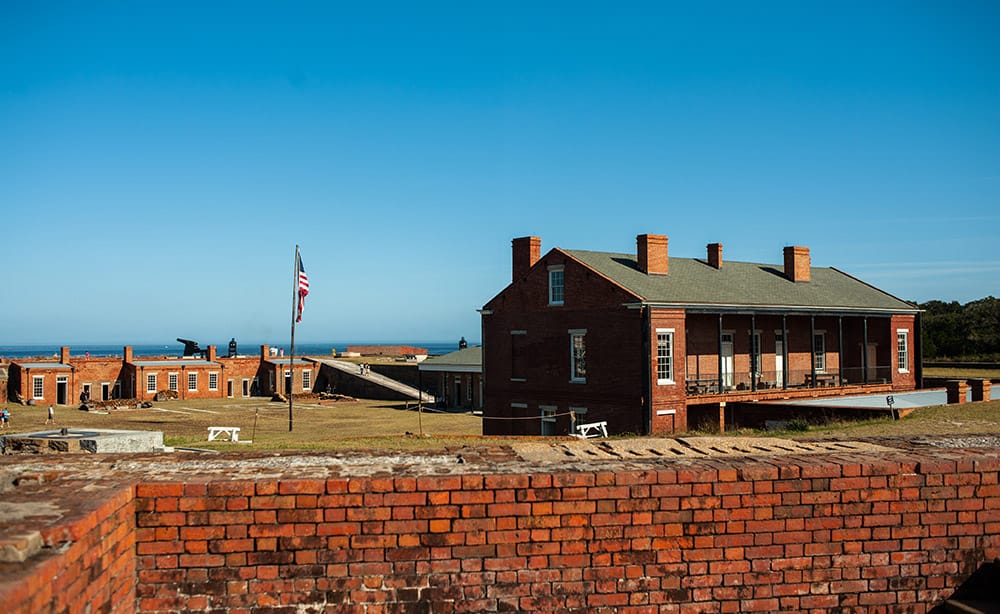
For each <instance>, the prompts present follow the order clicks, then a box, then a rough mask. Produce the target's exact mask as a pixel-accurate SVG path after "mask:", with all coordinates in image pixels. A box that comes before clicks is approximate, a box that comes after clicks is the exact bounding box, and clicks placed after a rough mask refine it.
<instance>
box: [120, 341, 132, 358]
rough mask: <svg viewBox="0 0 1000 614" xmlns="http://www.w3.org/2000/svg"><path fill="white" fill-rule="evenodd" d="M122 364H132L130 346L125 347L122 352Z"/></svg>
mask: <svg viewBox="0 0 1000 614" xmlns="http://www.w3.org/2000/svg"><path fill="white" fill-rule="evenodd" d="M122 362H132V346H131V345H126V346H125V348H124V349H123V350H122Z"/></svg>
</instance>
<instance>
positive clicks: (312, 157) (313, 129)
mask: <svg viewBox="0 0 1000 614" xmlns="http://www.w3.org/2000/svg"><path fill="white" fill-rule="evenodd" d="M691 5H694V6H691ZM998 29H1000V4H998V3H996V2H992V1H984V2H973V1H959V2H945V1H940V2H921V1H916V0H913V1H910V0H908V1H904V2H867V1H866V2H823V3H820V2H732V3H730V2H710V3H684V4H679V3H678V4H674V3H669V2H649V3H639V2H635V3H632V2H625V3H622V2H566V3H557V2H501V3H478V2H471V3H470V2H454V3H424V2H417V3H399V4H395V3H356V2H352V3H336V2H317V3H304V2H263V3H260V2H231V3H228V2H190V3H189V2H183V1H171V2H152V1H150V2H85V3H79V2H73V3H68V2H67V3H62V2H4V3H2V5H0V57H2V58H3V61H2V62H0V215H2V219H3V227H4V232H3V233H2V236H0V249H2V254H3V257H4V261H5V265H6V266H5V267H4V272H3V275H2V278H0V286H2V290H0V312H2V314H3V315H2V319H0V342H2V343H33V342H39V343H42V342H60V343H77V344H80V343H98V342H108V343H120V342H132V343H142V342H149V341H154V342H155V341H164V340H172V339H173V338H174V337H177V336H186V337H189V338H193V339H200V340H202V341H203V342H220V341H225V340H228V339H229V337H234V336H235V337H236V338H237V339H238V340H243V341H251V340H252V341H269V340H282V339H287V336H288V330H289V323H290V316H291V291H292V260H293V255H294V247H295V244H296V243H298V244H300V245H301V249H302V256H303V262H304V263H305V266H306V270H307V271H308V273H309V277H310V281H311V282H312V294H311V295H310V297H309V298H308V300H307V302H306V313H305V318H304V320H303V322H302V324H301V325H300V326H299V327H298V328H297V331H296V334H297V338H298V339H300V340H302V341H315V342H320V341H337V342H346V341H361V340H371V341H416V340H428V341H429V340H442V341H446V340H454V339H457V338H458V337H460V336H463V335H464V336H465V337H467V338H469V339H470V340H478V339H479V336H480V327H479V315H478V314H477V313H476V311H475V310H476V309H477V308H478V307H481V306H482V305H483V304H484V303H485V302H486V301H487V300H489V299H490V298H491V297H492V296H493V295H495V294H496V293H497V292H498V291H499V290H501V289H502V288H503V287H504V286H505V285H506V284H507V283H508V282H509V280H510V240H511V238H513V237H516V236H524V235H529V234H531V235H538V236H541V237H542V242H543V252H544V251H548V249H550V248H552V247H556V246H559V247H565V248H571V249H596V250H608V251H623V252H631V251H633V250H634V249H635V235H637V234H641V233H647V232H649V233H658V234H666V235H669V237H670V250H671V254H672V255H675V256H685V257H703V256H704V251H705V244H706V243H710V242H715V241H719V242H722V243H723V244H724V246H725V258H726V259H729V260H744V261H754V262H769V263H778V262H780V260H781V249H782V247H784V246H785V245H793V244H794V245H806V246H809V247H810V248H811V250H812V258H813V264H814V265H815V266H836V267H838V268H840V269H842V270H845V271H847V272H849V273H851V274H853V275H856V276H858V277H860V278H862V279H864V280H866V281H868V282H870V283H872V284H875V285H877V286H879V287H881V288H883V289H885V290H887V291H889V292H891V293H893V294H895V295H897V296H899V297H901V298H905V299H909V300H917V301H925V300H929V299H942V300H958V301H961V302H966V301H969V300H973V299H976V298H981V297H984V296H987V295H990V294H992V295H997V294H1000V250H998V248H997V242H998V222H1000V206H998V205H1000V36H997V32H998Z"/></svg>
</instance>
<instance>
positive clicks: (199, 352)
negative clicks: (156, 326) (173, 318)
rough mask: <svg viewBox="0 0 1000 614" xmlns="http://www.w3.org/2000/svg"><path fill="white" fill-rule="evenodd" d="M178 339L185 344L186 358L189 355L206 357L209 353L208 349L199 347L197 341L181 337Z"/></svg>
mask: <svg viewBox="0 0 1000 614" xmlns="http://www.w3.org/2000/svg"><path fill="white" fill-rule="evenodd" d="M177 341H178V342H179V343H183V344H184V357H185V358H187V357H189V356H201V357H202V358H205V357H206V356H207V355H208V350H203V349H201V348H200V347H198V342H197V341H191V340H190V339H181V338H180V337H178V338H177Z"/></svg>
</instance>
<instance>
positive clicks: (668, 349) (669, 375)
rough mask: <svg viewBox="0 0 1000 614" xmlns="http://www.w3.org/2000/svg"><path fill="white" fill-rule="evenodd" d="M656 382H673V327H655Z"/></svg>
mask: <svg viewBox="0 0 1000 614" xmlns="http://www.w3.org/2000/svg"><path fill="white" fill-rule="evenodd" d="M656 383H657V384H658V385H661V386H662V385H667V384H673V383H674V329H672V328H657V329H656Z"/></svg>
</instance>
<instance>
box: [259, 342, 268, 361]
mask: <svg viewBox="0 0 1000 614" xmlns="http://www.w3.org/2000/svg"><path fill="white" fill-rule="evenodd" d="M270 353H271V348H270V347H269V346H266V345H262V346H260V359H261V360H267V358H268V355H269V354H270Z"/></svg>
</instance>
